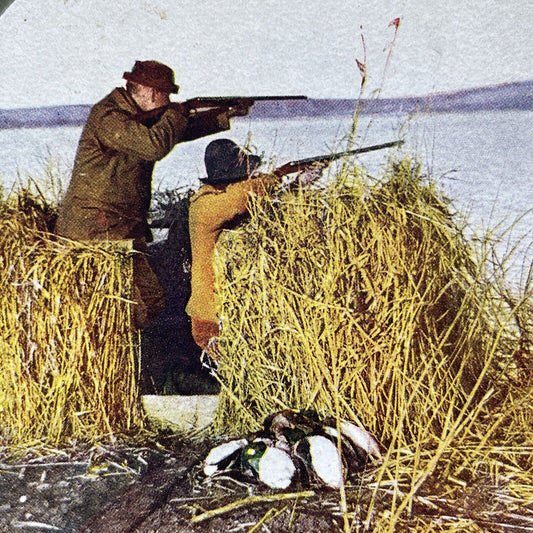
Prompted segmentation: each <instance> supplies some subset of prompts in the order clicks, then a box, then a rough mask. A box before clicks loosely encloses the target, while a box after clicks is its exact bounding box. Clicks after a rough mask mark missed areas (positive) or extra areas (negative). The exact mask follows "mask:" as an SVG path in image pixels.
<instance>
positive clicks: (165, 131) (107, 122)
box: [55, 61, 245, 327]
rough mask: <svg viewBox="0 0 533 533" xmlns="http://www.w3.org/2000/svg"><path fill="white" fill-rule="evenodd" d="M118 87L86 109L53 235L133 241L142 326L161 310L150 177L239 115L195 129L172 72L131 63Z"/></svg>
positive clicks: (210, 119) (214, 118)
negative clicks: (152, 260) (170, 157)
mask: <svg viewBox="0 0 533 533" xmlns="http://www.w3.org/2000/svg"><path fill="white" fill-rule="evenodd" d="M123 78H124V79H126V80H127V83H126V88H125V89H124V88H122V87H117V88H115V89H114V90H113V91H112V92H111V93H110V94H109V95H108V96H106V97H105V98H104V99H103V100H101V101H100V102H98V103H97V104H96V105H94V107H93V108H92V110H91V112H90V115H89V118H88V120H87V123H86V125H85V127H84V129H83V132H82V135H81V138H80V142H79V145H78V151H77V154H76V159H75V162H74V169H73V173H72V177H71V180H70V184H69V186H68V189H67V192H66V195H65V198H64V200H63V203H62V205H61V208H60V212H59V216H58V220H57V223H56V228H55V229H56V233H58V234H59V235H62V236H64V237H68V238H70V239H74V240H80V241H105V240H113V241H115V240H130V239H131V240H132V241H133V248H134V249H135V250H137V251H138V252H140V253H136V254H134V259H133V277H134V286H135V293H136V294H135V297H134V299H135V301H136V303H137V304H138V305H137V306H136V309H135V313H134V314H135V317H136V319H135V323H136V326H137V327H143V326H144V325H145V324H146V323H147V322H148V321H149V320H151V319H152V318H154V317H155V316H156V315H157V314H158V313H159V312H160V311H161V310H162V308H163V306H164V301H165V295H164V292H163V289H162V287H161V285H160V284H159V281H158V279H157V277H156V275H155V273H154V272H153V271H152V269H151V268H150V266H149V264H148V261H147V259H146V252H147V243H148V242H151V241H152V240H153V236H152V232H151V230H150V227H149V224H148V212H149V208H150V201H151V194H152V172H153V169H154V164H155V162H156V161H159V160H161V159H162V158H164V157H165V156H166V155H167V154H168V153H169V152H170V151H171V150H172V148H173V147H174V146H175V145H176V144H177V143H179V142H183V141H188V140H192V139H196V138H198V137H202V136H205V135H210V134H212V133H217V132H220V131H224V130H227V129H229V127H230V124H229V119H230V118H231V117H232V116H235V115H242V114H245V113H243V110H242V109H238V110H235V112H233V110H232V109H231V108H230V109H226V110H224V111H221V110H215V111H214V112H213V113H211V114H204V115H203V116H202V120H201V123H199V121H198V120H196V121H195V120H194V118H190V117H189V111H188V109H187V107H186V106H185V105H182V104H177V103H171V101H170V95H171V94H173V93H174V94H175V93H177V92H178V90H179V87H178V86H177V85H176V84H175V82H174V72H173V71H172V69H171V68H170V67H168V66H166V65H163V64H162V63H159V62H157V61H136V62H135V65H134V67H133V69H132V71H131V72H125V73H124V75H123Z"/></svg>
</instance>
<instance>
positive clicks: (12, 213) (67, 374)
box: [0, 194, 141, 447]
mask: <svg viewBox="0 0 533 533" xmlns="http://www.w3.org/2000/svg"><path fill="white" fill-rule="evenodd" d="M0 210H1V213H0V299H1V306H0V330H1V332H2V336H1V339H0V421H1V433H0V438H1V441H2V444H4V445H9V446H13V447H14V446H24V445H35V444H47V445H55V444H59V443H65V442H66V441H70V440H77V439H82V440H85V441H87V440H88V441H95V440H97V439H105V440H113V439H114V438H115V437H116V435H118V434H123V433H126V432H131V431H133V430H135V429H137V428H138V427H139V425H140V424H141V416H140V411H139V407H138V405H137V401H138V398H137V378H138V376H137V372H138V365H137V355H138V354H137V353H136V349H135V346H136V345H137V343H136V340H135V339H133V338H132V335H133V333H132V330H131V328H130V312H131V311H130V308H131V303H130V297H131V275H130V274H131V253H130V252H128V251H127V250H125V249H124V248H120V247H117V246H116V245H115V246H113V245H112V244H111V243H109V244H102V245H94V246H88V245H87V246H86V245H82V244H79V243H74V242H70V241H66V240H60V239H59V238H55V239H54V238H52V237H51V236H50V234H48V233H47V232H46V231H45V230H46V229H47V227H46V223H47V218H48V217H49V215H50V216H51V215H53V213H51V212H47V208H44V207H43V205H39V204H38V203H36V202H35V201H34V200H32V199H31V198H30V197H28V196H27V195H25V194H21V195H20V196H19V197H18V198H14V199H11V200H9V201H5V202H2V205H1V206H0Z"/></svg>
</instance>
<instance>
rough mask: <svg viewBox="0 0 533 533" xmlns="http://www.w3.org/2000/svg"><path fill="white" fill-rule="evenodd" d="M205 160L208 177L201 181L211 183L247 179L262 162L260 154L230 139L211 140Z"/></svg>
mask: <svg viewBox="0 0 533 533" xmlns="http://www.w3.org/2000/svg"><path fill="white" fill-rule="evenodd" d="M204 161H205V168H206V170H207V178H203V179H201V181H202V182H204V183H207V184H210V185H215V184H217V183H234V182H237V181H242V180H245V179H247V178H248V177H249V176H250V174H252V172H253V171H254V170H255V169H256V168H257V167H258V166H259V165H260V164H261V158H260V157H259V156H258V155H252V154H248V153H247V152H245V151H244V150H242V149H241V148H239V147H238V146H237V145H236V144H235V143H234V142H233V141H231V140H230V139H217V140H216V141H212V142H210V143H209V144H208V145H207V148H206V149H205V158H204Z"/></svg>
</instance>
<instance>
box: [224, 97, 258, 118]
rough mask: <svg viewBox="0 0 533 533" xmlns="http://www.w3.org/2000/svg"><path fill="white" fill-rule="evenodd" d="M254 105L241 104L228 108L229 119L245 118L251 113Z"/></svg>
mask: <svg viewBox="0 0 533 533" xmlns="http://www.w3.org/2000/svg"><path fill="white" fill-rule="evenodd" d="M252 105H253V102H252V103H248V102H244V101H243V102H239V103H237V104H236V105H232V106H230V107H228V117H229V118H231V117H245V116H246V115H247V114H248V113H249V112H250V107H252Z"/></svg>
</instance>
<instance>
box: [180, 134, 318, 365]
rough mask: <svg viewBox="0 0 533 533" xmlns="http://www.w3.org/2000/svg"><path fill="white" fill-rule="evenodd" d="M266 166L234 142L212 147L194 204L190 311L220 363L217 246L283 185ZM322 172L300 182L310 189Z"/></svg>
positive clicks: (198, 334)
mask: <svg viewBox="0 0 533 533" xmlns="http://www.w3.org/2000/svg"><path fill="white" fill-rule="evenodd" d="M260 164H261V158H260V157H259V156H257V155H251V154H249V153H247V152H246V151H245V150H243V149H241V148H239V146H237V145H236V144H235V143H234V142H233V141H231V140H229V139H218V140H216V141H213V142H211V143H210V144H209V145H208V146H207V148H206V151H205V167H206V171H207V178H204V179H202V180H200V181H202V184H203V185H202V186H201V187H200V189H199V190H198V192H197V193H196V194H194V195H193V196H192V197H191V200H190V208H189V233H190V238H191V251H192V268H191V297H190V299H189V302H188V304H187V309H186V311H187V314H188V315H189V316H190V317H191V323H192V336H193V338H194V341H195V342H196V344H197V345H198V346H200V348H202V349H203V350H205V351H206V352H207V353H208V355H209V356H210V357H211V358H212V359H214V360H215V361H217V360H218V354H217V347H216V339H217V338H218V336H219V333H220V326H219V320H218V315H217V308H218V304H217V299H216V294H215V271H214V250H215V245H216V242H217V240H218V237H219V235H220V233H221V232H222V230H224V229H230V228H232V227H235V225H236V224H238V223H239V222H240V221H241V220H242V217H243V215H245V214H247V212H248V206H249V202H250V198H251V196H252V195H254V194H255V195H258V196H263V195H264V194H266V193H267V192H270V191H272V190H273V189H274V188H275V187H276V186H277V185H279V184H280V183H281V180H282V177H283V175H280V174H278V173H276V172H274V173H272V174H264V173H261V172H259V171H258V168H259V165H260ZM316 167H317V166H316V165H315V168H314V169H313V170H312V171H311V172H307V173H305V178H304V177H303V176H301V177H299V178H298V179H296V180H295V181H294V182H295V183H298V182H305V184H308V183H310V182H311V181H312V180H313V179H316V178H317V177H318V176H319V175H320V171H321V169H322V168H323V166H322V165H320V164H319V165H318V168H316ZM317 170H318V172H317Z"/></svg>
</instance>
